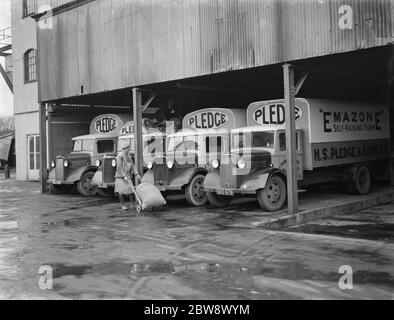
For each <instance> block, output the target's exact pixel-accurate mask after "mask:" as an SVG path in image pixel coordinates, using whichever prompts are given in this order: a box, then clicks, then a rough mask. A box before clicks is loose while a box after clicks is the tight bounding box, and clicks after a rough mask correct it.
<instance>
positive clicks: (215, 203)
mask: <svg viewBox="0 0 394 320" xmlns="http://www.w3.org/2000/svg"><path fill="white" fill-rule="evenodd" d="M207 199H208V201H209V203H210V204H211V206H212V207H215V208H224V207H227V206H228V204H229V203H230V201H231V199H232V198H231V197H230V196H222V195H218V194H217V193H216V192H207Z"/></svg>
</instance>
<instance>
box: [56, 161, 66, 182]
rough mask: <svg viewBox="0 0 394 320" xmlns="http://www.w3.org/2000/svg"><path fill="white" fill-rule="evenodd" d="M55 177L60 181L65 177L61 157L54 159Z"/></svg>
mask: <svg viewBox="0 0 394 320" xmlns="http://www.w3.org/2000/svg"><path fill="white" fill-rule="evenodd" d="M55 177H56V180H60V181H62V180H64V179H65V178H66V176H65V168H64V166H63V159H56V168H55Z"/></svg>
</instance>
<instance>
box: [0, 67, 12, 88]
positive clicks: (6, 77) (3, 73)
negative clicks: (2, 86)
mask: <svg viewBox="0 0 394 320" xmlns="http://www.w3.org/2000/svg"><path fill="white" fill-rule="evenodd" d="M0 73H1V75H2V76H3V79H4V81H5V83H6V84H7V86H8V88H9V89H10V90H11V93H14V86H13V85H12V81H11V79H10V78H9V77H8V74H7V72H5V70H4V68H3V66H2V65H1V63H0Z"/></svg>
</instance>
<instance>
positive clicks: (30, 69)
mask: <svg viewBox="0 0 394 320" xmlns="http://www.w3.org/2000/svg"><path fill="white" fill-rule="evenodd" d="M23 60H24V64H25V83H26V82H31V81H36V80H37V76H36V50H34V49H30V50H27V51H26V52H25V55H24V58H23Z"/></svg>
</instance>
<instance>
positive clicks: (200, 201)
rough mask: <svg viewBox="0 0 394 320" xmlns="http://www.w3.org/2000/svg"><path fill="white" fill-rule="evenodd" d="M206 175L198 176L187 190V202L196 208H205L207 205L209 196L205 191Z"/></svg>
mask: <svg viewBox="0 0 394 320" xmlns="http://www.w3.org/2000/svg"><path fill="white" fill-rule="evenodd" d="M204 179H205V175H203V174H201V173H199V174H196V175H195V176H194V177H193V178H192V179H191V181H190V182H189V184H188V185H187V186H186V188H185V196H186V201H187V202H188V203H189V204H190V205H192V206H195V207H200V206H203V205H204V204H206V203H207V201H208V200H207V194H206V193H205V191H204V187H203V183H204Z"/></svg>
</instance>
